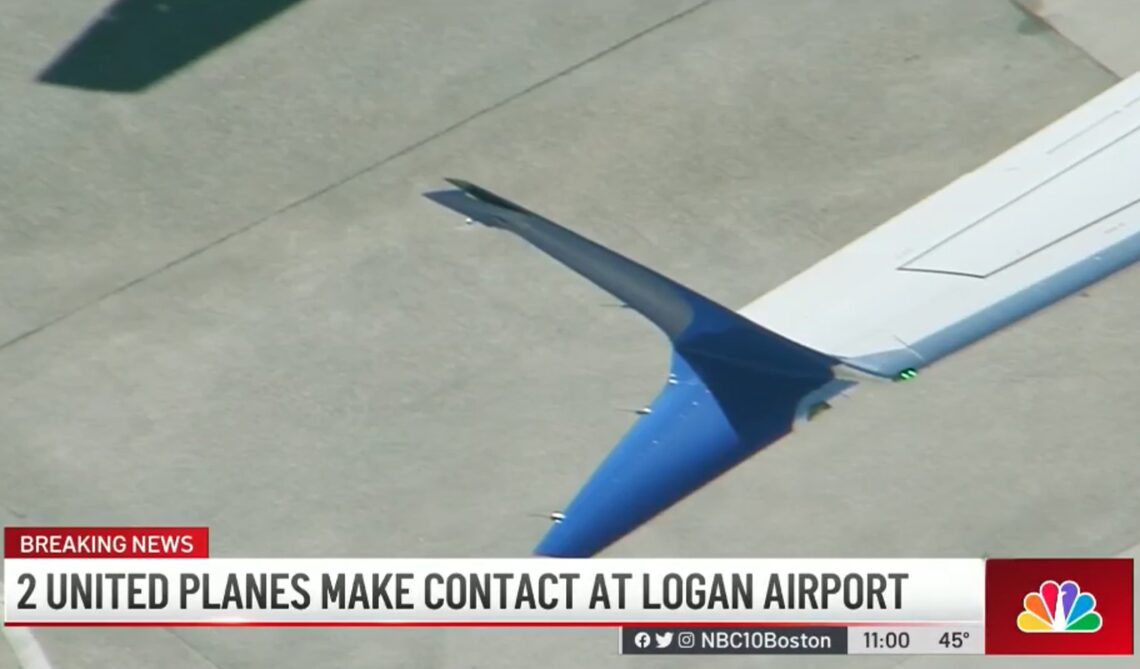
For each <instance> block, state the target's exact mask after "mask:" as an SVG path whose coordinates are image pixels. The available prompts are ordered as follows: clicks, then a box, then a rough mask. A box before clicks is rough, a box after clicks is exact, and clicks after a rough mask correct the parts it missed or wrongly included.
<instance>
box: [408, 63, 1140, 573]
mask: <svg viewBox="0 0 1140 669" xmlns="http://www.w3.org/2000/svg"><path fill="white" fill-rule="evenodd" d="M448 181H449V182H450V183H451V184H452V186H454V188H451V189H446V190H440V191H432V192H429V193H426V194H425V196H426V197H428V198H429V199H431V200H433V201H435V202H437V203H439V204H441V205H443V206H445V207H447V208H449V209H452V210H454V211H457V212H459V213H461V214H463V215H464V216H466V217H467V218H468V219H469V220H471V221H472V222H478V223H482V224H484V225H487V226H489V227H494V228H502V229H505V230H509V231H511V232H513V233H515V234H517V235H519V236H521V237H522V238H523V239H525V240H526V241H528V242H530V243H531V244H533V245H534V246H536V247H537V248H539V249H540V250H542V251H544V252H545V253H547V254H549V255H551V256H552V257H554V258H555V259H557V260H559V261H560V262H562V263H564V264H565V265H567V266H568V267H569V268H571V269H573V270H574V271H576V272H578V273H579V274H581V275H583V276H585V277H586V278H588V279H590V280H591V281H593V282H594V283H595V284H597V285H598V286H599V287H601V288H603V289H604V290H607V291H609V292H610V293H612V294H613V295H615V296H616V297H617V298H618V299H620V300H622V301H623V303H625V304H626V305H628V306H629V307H631V308H633V309H635V310H637V311H638V312H639V313H641V314H642V315H644V316H645V317H646V318H648V319H649V320H650V321H652V322H653V323H654V324H655V325H657V327H658V328H660V329H661V330H662V331H663V332H664V333H665V335H666V336H667V337H668V338H669V340H670V342H671V343H672V345H673V359H672V363H671V368H670V373H669V377H668V380H667V381H666V383H665V385H664V387H663V388H662V390H661V392H660V393H659V394H658V396H657V398H656V399H655V400H654V401H653V402H652V403H651V404H650V405H649V407H648V408H647V409H648V410H647V411H641V412H639V414H641V415H640V417H639V418H638V419H637V421H636V423H635V424H634V426H633V427H632V428H631V429H630V431H629V432H628V433H627V434H626V435H625V436H624V437H623V438H622V440H621V441H620V442H619V443H618V444H617V446H615V447H614V449H613V450H612V451H611V453H610V454H609V456H608V457H607V458H606V459H605V461H604V462H602V464H601V465H600V466H599V467H598V469H597V470H596V471H595V472H594V474H593V476H592V477H591V478H590V479H589V480H588V481H587V482H586V484H585V486H583V488H582V489H581V491H579V493H578V495H577V496H576V497H575V498H574V499H573V501H571V503H570V504H569V505H568V506H567V507H566V508H565V509H564V510H563V511H561V512H559V513H557V514H554V515H552V519H553V520H554V523H553V524H552V526H551V528H550V530H549V531H548V533H547V535H546V536H545V537H544V538H543V539H542V541H541V542H540V543H539V545H538V547H537V548H536V550H535V552H536V553H537V554H538V555H543V556H554V557H587V556H591V555H594V554H595V553H597V552H598V551H600V550H602V549H604V548H605V547H606V546H608V545H610V544H611V543H613V542H614V541H616V540H618V539H619V538H621V537H622V536H624V535H625V534H627V533H629V532H630V531H632V530H634V529H635V528H637V527H639V526H640V525H642V524H643V523H645V522H646V521H648V520H649V519H651V518H652V517H654V516H655V515H657V514H658V513H660V512H662V511H664V510H665V509H667V508H669V507H670V506H672V505H673V504H675V503H676V502H678V501H679V500H681V499H682V498H684V497H685V496H687V495H689V494H690V493H692V492H693V491H695V490H697V489H698V488H700V487H701V486H703V485H704V484H706V483H708V482H709V481H711V480H713V479H714V478H716V477H717V476H719V475H720V474H722V473H724V472H725V471H727V470H729V469H731V468H732V467H734V466H735V465H737V464H739V463H740V462H742V461H743V460H745V459H747V458H748V457H750V456H751V455H752V454H754V453H755V452H756V451H758V450H760V449H762V448H764V447H765V446H767V445H769V444H771V443H773V442H775V441H776V440H778V439H780V438H781V437H783V436H784V435H786V434H788V433H789V432H791V431H792V429H793V428H794V427H795V426H797V425H799V424H801V423H802V422H803V421H804V420H806V419H810V418H811V417H812V416H813V415H814V414H815V413H816V412H818V411H819V410H821V409H824V408H827V407H828V406H829V405H828V404H827V402H828V400H830V399H831V398H833V397H835V396H836V395H838V394H839V393H841V392H844V391H845V390H847V389H849V388H851V387H852V386H854V385H856V384H857V383H859V382H860V381H862V380H866V379H873V378H885V379H899V378H908V377H910V376H912V375H913V374H914V373H915V371H916V370H918V369H921V368H922V367H924V366H926V365H929V364H931V363H933V362H934V361H936V360H938V359H940V358H942V357H944V356H946V355H949V354H950V353H953V352H954V351H957V350H959V349H961V348H963V347H965V346H967V345H969V344H971V343H973V342H975V341H977V340H979V339H981V338H983V337H985V336H986V335H989V334H991V333H993V332H994V331H996V330H998V329H1000V328H1002V327H1005V326H1006V325H1008V324H1010V323H1012V322H1014V321H1016V320H1018V319H1020V318H1022V317H1024V316H1026V315H1028V314H1030V313H1033V312H1034V311H1037V310H1038V309H1041V308H1042V307H1045V306H1047V305H1049V304H1052V303H1053V302H1056V301H1057V300H1059V299H1061V298H1063V297H1065V296H1067V295H1069V294H1070V293H1073V292H1075V291H1078V290H1080V289H1081V288H1083V287H1085V286H1088V285H1090V284H1092V283H1094V282H1096V281H1098V280H1100V279H1102V278H1104V277H1106V276H1108V275H1109V274H1111V273H1113V272H1115V271H1117V270H1119V269H1122V268H1124V267H1126V266H1128V265H1130V264H1132V263H1133V262H1135V261H1136V260H1137V259H1138V258H1140V206H1138V203H1140V75H1136V76H1133V77H1131V78H1129V79H1127V80H1125V81H1123V82H1121V83H1120V84H1118V85H1116V86H1115V87H1113V88H1112V89H1110V90H1108V91H1107V92H1105V93H1103V94H1102V95H1100V96H1098V97H1097V98H1095V99H1093V100H1092V101H1090V102H1088V103H1086V104H1085V105H1084V106H1082V107H1080V108H1079V109H1077V110H1076V111H1074V112H1072V113H1071V114H1069V115H1068V116H1066V117H1065V118H1063V119H1061V120H1059V121H1057V122H1056V123H1054V124H1053V125H1051V126H1049V127H1048V128H1046V129H1045V130H1042V131H1041V132H1039V133H1037V134H1036V135H1034V136H1033V137H1030V138H1029V139H1027V140H1025V141H1024V142H1022V143H1021V144H1020V145H1018V146H1016V147H1015V148H1013V149H1011V150H1010V151H1008V152H1006V153H1005V154H1003V155H1002V156H1000V157H998V158H997V159H995V160H993V161H992V162H990V163H988V164H987V165H985V166H983V167H981V168H979V169H977V170H975V171H974V172H971V173H969V174H966V175H964V176H963V177H961V178H959V179H958V180H957V181H955V182H954V183H952V184H950V185H949V186H947V187H946V188H945V189H943V190H941V191H939V192H938V193H935V194H934V195H932V196H931V197H929V198H927V199H926V200H924V201H923V202H921V203H919V204H917V205H916V206H914V207H912V208H911V209H908V210H907V211H905V212H903V213H902V214H900V215H899V216H897V217H895V218H894V219H892V220H891V221H888V222H887V223H885V224H884V225H882V226H880V227H879V228H876V229H875V230H873V231H872V232H870V233H868V234H867V235H865V236H863V237H862V238H860V239H858V240H856V241H855V242H853V243H851V244H849V245H848V246H846V247H844V248H843V249H841V250H840V251H838V252H837V253H835V254H833V255H832V256H830V257H828V258H826V259H824V260H823V261H821V262H819V263H818V264H816V265H815V266H813V267H811V268H810V269H808V270H807V271H805V272H803V273H802V274H800V275H799V276H797V277H795V278H794V279H792V280H791V281H788V282H787V283H785V284H783V285H781V286H779V287H778V288H776V289H775V290H773V291H771V292H770V293H768V294H766V295H764V296H763V297H761V298H759V299H758V300H756V301H754V302H752V303H751V304H749V305H747V306H746V307H744V308H743V309H741V310H740V311H739V312H733V311H732V310H730V309H728V308H725V307H723V306H721V305H719V304H717V303H715V302H713V301H712V300H710V299H708V298H706V297H704V296H701V295H699V294H697V293H695V292H693V291H692V290H690V289H688V288H686V287H684V286H682V285H680V284H678V283H676V282H675V281H672V280H671V279H669V278H667V277H665V276H663V275H661V274H658V273H657V272H654V271H653V270H651V269H649V268H647V267H644V266H642V265H639V264H638V263H636V262H634V261H632V260H630V259H628V258H625V257H623V256H621V255H619V254H618V253H616V252H614V251H612V250H610V249H607V248H605V247H603V246H600V245H598V244H596V243H594V242H591V241H589V240H587V239H585V238H583V237H581V236H579V235H577V234H575V233H574V232H571V231H570V230H567V229H566V228H564V227H562V226H560V225H558V224H557V223H554V222H553V221H550V220H548V219H546V218H543V217H542V216H540V215H539V214H536V213H534V212H532V211H529V210H527V209H525V208H523V207H521V206H519V205H517V204H514V203H513V202H510V201H508V200H506V199H504V198H502V197H500V196H498V195H495V194H493V193H491V192H489V191H487V190H485V189H483V188H481V187H479V186H476V185H474V184H471V183H469V182H466V181H461V180H457V179H449V180H448Z"/></svg>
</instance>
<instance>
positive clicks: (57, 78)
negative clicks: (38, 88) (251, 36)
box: [36, 0, 304, 93]
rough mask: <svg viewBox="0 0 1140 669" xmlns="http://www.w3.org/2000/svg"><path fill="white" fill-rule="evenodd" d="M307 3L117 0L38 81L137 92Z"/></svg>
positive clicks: (295, 0) (294, 0)
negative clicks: (275, 17) (293, 8)
mask: <svg viewBox="0 0 1140 669" xmlns="http://www.w3.org/2000/svg"><path fill="white" fill-rule="evenodd" d="M303 1H304V0H118V1H117V2H115V3H113V4H112V5H110V6H109V7H107V9H105V10H104V11H103V12H102V13H101V14H100V15H99V16H98V17H97V18H96V19H95V20H94V21H93V22H92V23H91V24H90V25H89V26H88V27H87V28H86V29H85V30H84V31H83V33H82V34H81V35H80V36H79V37H78V38H76V40H75V41H74V42H72V43H71V45H70V46H68V47H67V48H66V49H65V50H64V51H63V53H61V54H60V55H59V56H57V57H56V59H55V60H54V61H52V63H51V64H50V65H48V66H47V68H45V69H44V70H43V71H42V72H40V74H39V75H38V76H37V77H36V79H37V80H38V81H41V82H43V83H49V84H56V85H60V86H69V87H73V88H81V89H87V90H96V91H112V92H119V93H137V92H140V91H143V90H144V89H146V88H147V87H149V86H151V85H153V84H155V83H156V82H158V81H160V80H162V79H163V78H164V77H166V76H168V75H170V74H173V73H174V72H176V71H178V70H180V69H181V68H183V67H186V66H187V65H190V64H191V63H193V62H194V61H196V60H197V59H199V58H201V57H202V56H204V55H206V54H207V53H209V52H210V51H213V50H214V49H216V48H218V47H220V46H222V45H224V44H226V43H227V42H229V41H231V40H233V39H234V38H236V37H238V36H240V35H241V34H242V33H244V32H246V31H248V30H252V29H253V28H256V27H258V26H259V25H261V24H262V23H264V22H265V21H267V20H269V19H271V18H273V17H274V16H276V15H278V14H280V13H281V12H283V11H285V10H286V9H289V8H290V7H292V6H293V5H296V4H299V3H301V2H303Z"/></svg>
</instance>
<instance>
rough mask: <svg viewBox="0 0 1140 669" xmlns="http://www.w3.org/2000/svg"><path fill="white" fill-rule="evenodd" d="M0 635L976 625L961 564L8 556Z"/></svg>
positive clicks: (972, 584) (977, 606)
mask: <svg viewBox="0 0 1140 669" xmlns="http://www.w3.org/2000/svg"><path fill="white" fill-rule="evenodd" d="M4 602H5V611H4V615H5V620H6V622H8V623H11V624H41V623H42V624H79V625H82V624H137V623H144V624H175V625H176V624H243V623H244V624H298V625H305V624H333V625H335V624H349V625H351V624H439V625H447V624H474V625H478V624H538V625H541V624H575V623H582V624H621V623H627V624H628V623H638V622H644V623H694V622H708V623H723V622H754V623H768V622H771V623H791V622H798V623H816V624H818V623H833V624H834V623H854V624H874V623H878V624H884V623H890V624H900V623H939V622H941V623H946V622H962V623H971V622H981V621H982V619H983V610H984V605H985V567H984V562H983V561H982V560H980V559H978V560H974V559H961V560H944V559H938V560H935V559H931V560H895V559H882V560H876V559H859V560H820V559H805V560H674V559H637V560H618V559H590V560H554V559H501V560H500V559H455V560H441V559H422V560H409V559H375V560H353V559H346V560H339V559H319V560H312V559H216V558H209V559H190V560H183V559H113V560H104V559H95V560H90V559H11V560H6V561H5V563H4Z"/></svg>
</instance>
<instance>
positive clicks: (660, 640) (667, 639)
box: [653, 632, 673, 648]
mask: <svg viewBox="0 0 1140 669" xmlns="http://www.w3.org/2000/svg"><path fill="white" fill-rule="evenodd" d="M653 637H654V640H655V641H657V647H658V648H668V647H669V644H671V643H673V633H672V632H665V633H663V634H654V635H653Z"/></svg>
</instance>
